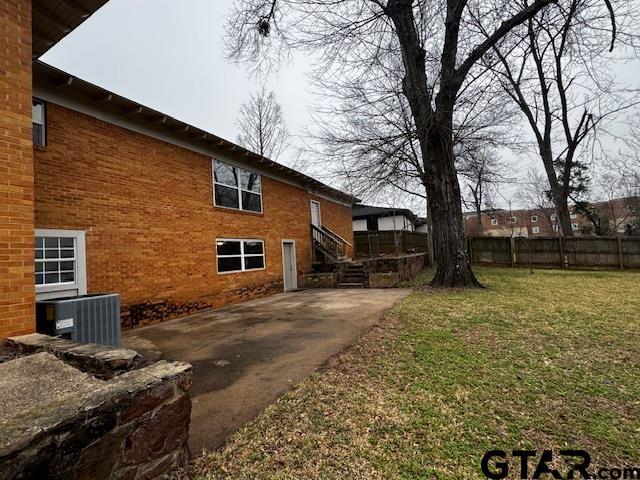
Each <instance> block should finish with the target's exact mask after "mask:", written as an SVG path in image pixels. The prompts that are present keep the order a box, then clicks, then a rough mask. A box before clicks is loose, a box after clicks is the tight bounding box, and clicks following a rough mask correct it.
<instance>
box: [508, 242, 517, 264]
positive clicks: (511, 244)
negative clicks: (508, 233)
mask: <svg viewBox="0 0 640 480" xmlns="http://www.w3.org/2000/svg"><path fill="white" fill-rule="evenodd" d="M509 252H510V253H511V266H512V267H515V266H516V239H515V238H514V237H509Z"/></svg>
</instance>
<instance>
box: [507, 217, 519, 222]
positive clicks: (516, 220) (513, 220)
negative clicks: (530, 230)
mask: <svg viewBox="0 0 640 480" xmlns="http://www.w3.org/2000/svg"><path fill="white" fill-rule="evenodd" d="M509 223H518V219H517V218H516V217H511V218H510V219H509Z"/></svg>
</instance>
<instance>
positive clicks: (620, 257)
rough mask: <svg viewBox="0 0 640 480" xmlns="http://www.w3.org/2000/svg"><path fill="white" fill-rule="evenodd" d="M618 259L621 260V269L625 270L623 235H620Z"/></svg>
mask: <svg viewBox="0 0 640 480" xmlns="http://www.w3.org/2000/svg"><path fill="white" fill-rule="evenodd" d="M618 261H619V262H620V270H624V252H623V251H622V237H621V236H620V235H618Z"/></svg>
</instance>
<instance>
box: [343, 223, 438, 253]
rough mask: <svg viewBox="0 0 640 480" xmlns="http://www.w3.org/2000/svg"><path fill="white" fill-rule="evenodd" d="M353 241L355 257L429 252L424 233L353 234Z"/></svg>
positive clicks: (369, 232) (370, 232)
mask: <svg viewBox="0 0 640 480" xmlns="http://www.w3.org/2000/svg"><path fill="white" fill-rule="evenodd" d="M353 239H354V245H355V254H356V257H378V256H380V255H400V254H403V253H426V252H428V250H429V239H428V237H427V234H426V233H417V232H405V231H387V230H383V231H379V232H372V231H368V232H354V233H353Z"/></svg>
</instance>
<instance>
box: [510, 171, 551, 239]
mask: <svg viewBox="0 0 640 480" xmlns="http://www.w3.org/2000/svg"><path fill="white" fill-rule="evenodd" d="M518 198H519V200H520V203H522V204H523V205H524V206H525V207H526V208H527V209H529V210H533V211H535V212H536V215H538V219H539V221H540V226H543V227H544V226H547V227H549V228H551V229H552V230H553V231H554V232H555V233H556V234H559V222H558V213H557V210H556V207H555V205H554V203H553V200H552V199H551V194H550V192H549V182H548V180H547V178H546V176H545V175H544V174H540V172H538V171H536V170H529V171H528V172H527V176H526V179H525V180H524V182H523V183H522V186H521V188H520V190H519V191H518Z"/></svg>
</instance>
